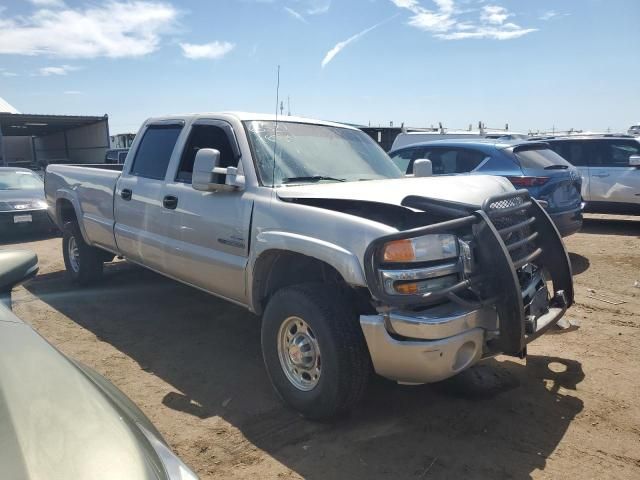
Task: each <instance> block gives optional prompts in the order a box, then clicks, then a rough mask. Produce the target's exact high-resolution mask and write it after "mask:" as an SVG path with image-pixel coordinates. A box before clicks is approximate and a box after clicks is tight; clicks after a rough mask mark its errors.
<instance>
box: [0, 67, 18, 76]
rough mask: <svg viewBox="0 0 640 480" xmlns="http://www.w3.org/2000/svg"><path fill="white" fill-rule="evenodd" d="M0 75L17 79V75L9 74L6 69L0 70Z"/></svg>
mask: <svg viewBox="0 0 640 480" xmlns="http://www.w3.org/2000/svg"><path fill="white" fill-rule="evenodd" d="M0 75H2V76H3V77H17V76H18V74H17V73H15V72H10V71H9V70H7V69H6V68H0Z"/></svg>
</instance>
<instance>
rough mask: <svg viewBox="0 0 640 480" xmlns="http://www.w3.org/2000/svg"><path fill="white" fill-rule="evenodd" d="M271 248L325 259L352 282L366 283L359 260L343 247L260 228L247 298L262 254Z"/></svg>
mask: <svg viewBox="0 0 640 480" xmlns="http://www.w3.org/2000/svg"><path fill="white" fill-rule="evenodd" d="M270 250H283V251H287V252H294V253H299V254H302V255H306V256H308V257H313V258H315V259H317V260H320V261H322V262H325V263H326V264H328V265H331V266H332V267H333V268H335V269H336V270H337V271H338V273H340V275H341V276H342V278H343V279H344V281H345V282H347V283H348V284H349V285H354V286H362V287H366V285H367V282H366V280H365V277H364V271H363V270H362V266H361V264H360V261H359V259H358V257H357V256H356V255H354V254H353V253H352V252H350V251H348V250H346V249H344V248H343V247H341V246H339V245H336V244H333V243H330V242H326V241H324V240H320V239H318V238H314V237H309V236H306V235H300V234H297V233H291V232H284V231H277V230H270V231H265V232H260V233H259V234H258V235H257V236H256V239H255V243H254V245H253V249H252V252H251V255H250V258H249V266H250V268H249V269H248V278H247V289H248V292H247V293H248V296H247V298H253V280H254V279H253V272H254V271H255V265H256V262H257V261H258V259H259V258H260V256H261V255H262V254H263V253H265V252H267V251H270Z"/></svg>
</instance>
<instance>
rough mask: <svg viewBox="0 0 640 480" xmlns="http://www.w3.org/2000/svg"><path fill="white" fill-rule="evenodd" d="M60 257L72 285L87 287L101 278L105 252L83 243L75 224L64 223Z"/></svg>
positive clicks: (78, 228)
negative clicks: (62, 258) (61, 256)
mask: <svg viewBox="0 0 640 480" xmlns="http://www.w3.org/2000/svg"><path fill="white" fill-rule="evenodd" d="M62 255H63V257H64V266H65V268H66V270H67V275H68V276H69V278H70V279H71V281H72V282H73V283H76V284H78V285H89V284H91V283H93V282H95V281H96V280H98V279H99V278H101V277H102V267H103V262H104V259H105V252H104V250H100V249H99V248H95V247H92V246H90V245H88V244H87V243H86V242H85V241H84V238H83V237H82V233H81V232H80V227H79V226H78V224H77V222H66V223H65V224H64V226H63V229H62Z"/></svg>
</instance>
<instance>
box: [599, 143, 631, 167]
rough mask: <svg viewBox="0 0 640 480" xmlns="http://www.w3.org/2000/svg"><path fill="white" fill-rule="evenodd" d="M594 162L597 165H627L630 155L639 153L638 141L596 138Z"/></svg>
mask: <svg viewBox="0 0 640 480" xmlns="http://www.w3.org/2000/svg"><path fill="white" fill-rule="evenodd" d="M595 143H597V144H598V148H597V150H596V152H595V157H594V164H595V166H597V167H628V166H629V157H630V156H631V155H640V143H639V142H636V141H635V140H598V141H597V142H595Z"/></svg>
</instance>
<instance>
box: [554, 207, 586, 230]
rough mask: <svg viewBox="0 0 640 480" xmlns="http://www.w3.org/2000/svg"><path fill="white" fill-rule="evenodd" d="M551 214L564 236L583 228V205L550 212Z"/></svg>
mask: <svg viewBox="0 0 640 480" xmlns="http://www.w3.org/2000/svg"><path fill="white" fill-rule="evenodd" d="M549 216H550V217H551V220H553V223H554V224H555V226H556V228H557V229H558V231H559V232H560V235H561V236H563V237H568V236H569V235H573V234H574V233H578V232H579V231H580V229H581V228H582V207H578V208H576V209H574V210H570V211H568V212H560V213H550V214H549Z"/></svg>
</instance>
